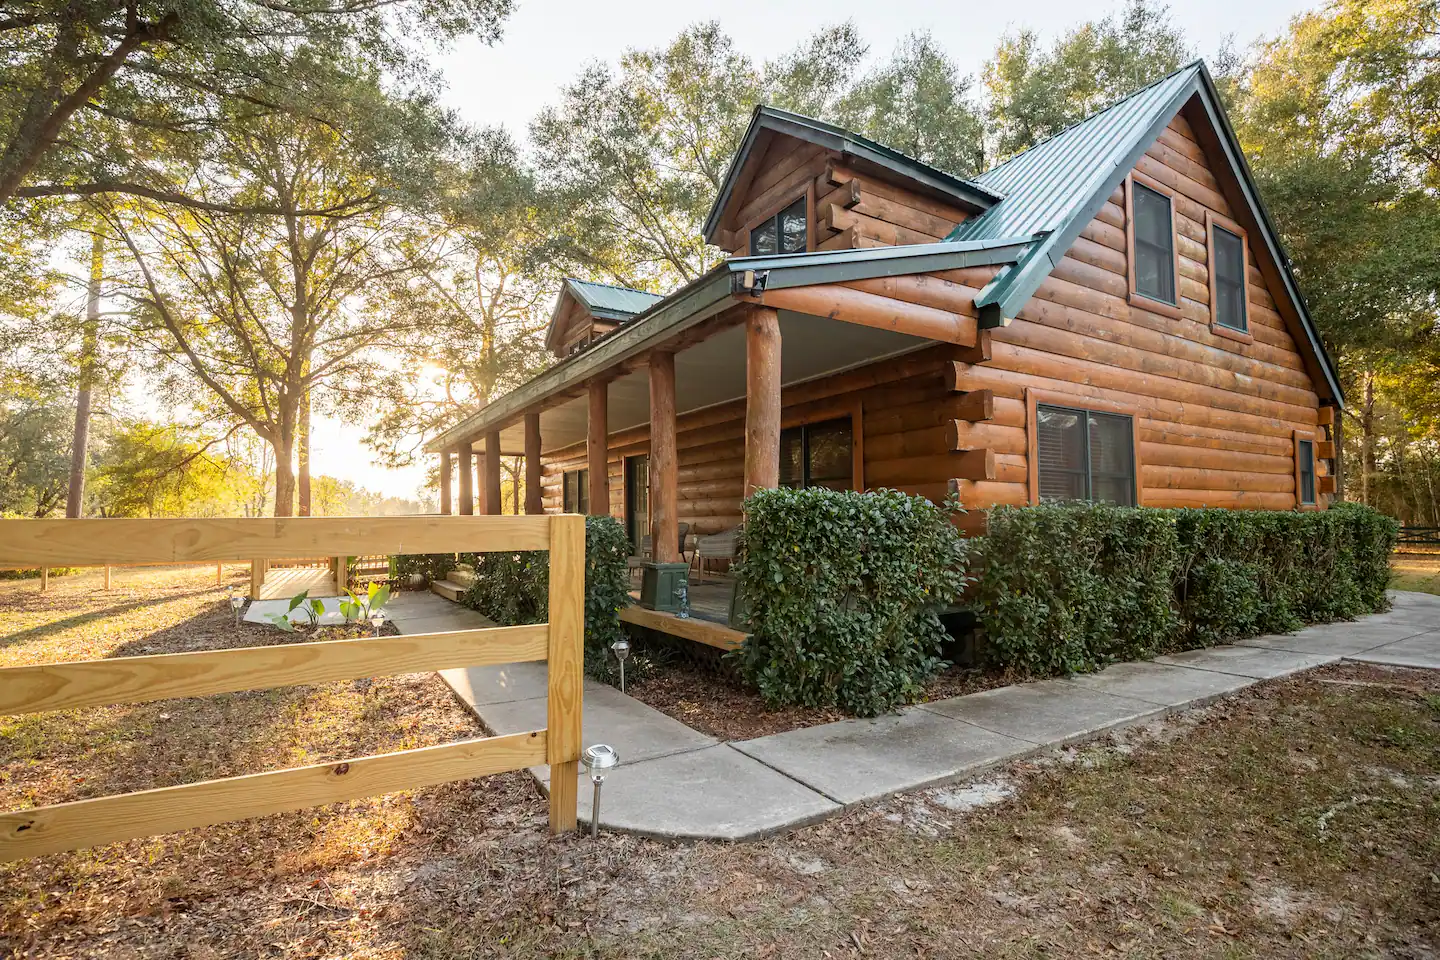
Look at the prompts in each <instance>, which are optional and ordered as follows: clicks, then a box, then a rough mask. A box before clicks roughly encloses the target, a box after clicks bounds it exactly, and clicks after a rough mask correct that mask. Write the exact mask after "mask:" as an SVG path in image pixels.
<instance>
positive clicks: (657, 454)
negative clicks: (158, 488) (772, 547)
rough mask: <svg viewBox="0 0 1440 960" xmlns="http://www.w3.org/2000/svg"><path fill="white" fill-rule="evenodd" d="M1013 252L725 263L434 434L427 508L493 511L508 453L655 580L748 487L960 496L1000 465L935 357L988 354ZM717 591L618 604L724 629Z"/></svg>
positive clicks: (645, 616) (977, 400) (958, 249)
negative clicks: (622, 544) (985, 317)
mask: <svg viewBox="0 0 1440 960" xmlns="http://www.w3.org/2000/svg"><path fill="white" fill-rule="evenodd" d="M1015 256H1016V247H1015V245H1013V244H1008V245H1007V244H997V243H994V242H989V243H976V244H970V245H963V244H954V243H945V244H929V245H917V246H910V247H904V248H880V249H870V250H851V251H843V252H837V253H825V254H806V255H799V256H783V257H767V258H745V259H738V260H732V261H729V262H727V263H725V264H722V265H721V266H720V267H718V268H716V270H714V271H712V272H711V273H710V274H707V275H706V276H705V277H703V278H701V279H700V280H697V281H696V282H694V283H692V284H691V285H689V286H688V287H686V288H683V289H682V290H680V291H677V292H676V293H675V294H672V295H671V296H670V297H667V298H665V299H664V300H662V301H660V302H659V303H657V304H656V305H655V306H654V307H653V308H651V309H650V310H648V311H646V312H645V313H643V314H641V315H639V316H637V317H636V318H635V319H634V320H632V321H629V322H627V323H625V324H623V325H622V326H620V327H619V328H618V329H616V330H614V331H613V332H611V333H609V334H607V335H606V336H605V337H603V338H602V339H600V340H599V341H598V342H596V343H595V344H593V345H592V346H590V347H589V348H587V349H585V350H583V351H582V352H580V353H578V354H576V355H574V356H572V357H569V358H567V359H565V360H564V361H562V362H560V363H559V364H557V365H556V366H555V367H553V368H551V369H550V370H548V371H546V372H545V373H544V374H541V375H540V376H539V377H537V378H535V379H534V380H532V381H531V382H530V383H527V384H525V385H524V386H522V387H520V388H518V389H516V390H515V391H512V392H511V393H510V394H507V395H506V396H503V397H501V398H499V399H498V400H496V401H494V402H492V403H491V404H489V405H488V406H487V407H486V408H485V409H484V410H482V411H480V412H479V413H477V414H475V415H474V416H472V417H470V418H468V419H467V420H466V421H464V422H463V423H461V424H458V425H457V426H455V427H454V428H452V429H451V430H449V431H447V432H446V433H445V434H443V435H442V436H440V437H439V438H437V439H436V440H435V441H433V442H432V444H431V445H430V447H429V449H430V450H431V451H432V452H434V453H436V454H438V455H439V457H440V460H441V470H440V478H441V487H440V503H441V512H442V513H449V512H452V511H454V512H458V513H461V514H467V513H474V512H477V511H478V512H483V513H498V512H499V510H500V503H501V499H500V461H501V458H502V457H511V456H521V457H523V458H524V463H525V471H524V475H525V483H524V497H523V499H524V509H525V512H526V513H541V512H562V511H563V512H582V513H589V514H595V515H607V514H608V515H611V516H614V517H616V518H617V519H618V520H620V521H621V522H622V523H624V524H625V526H626V531H627V534H628V535H629V537H630V540H631V543H632V545H633V549H634V550H635V552H636V555H637V557H638V558H639V559H640V562H641V563H642V564H643V566H644V568H645V575H646V576H647V577H651V576H655V575H656V571H659V572H661V573H664V572H665V571H667V570H669V571H675V570H676V569H677V568H678V569H679V570H682V571H683V570H685V569H687V568H689V567H691V566H692V564H693V561H694V559H695V557H694V552H695V550H696V548H697V547H699V548H700V549H701V551H702V553H703V552H704V548H705V546H706V542H705V541H706V538H711V537H716V536H717V535H721V536H723V535H725V534H728V533H730V532H732V531H734V530H735V529H736V528H737V527H738V526H739V525H740V524H741V522H742V519H743V516H742V504H743V502H744V499H745V497H747V496H748V495H749V494H750V493H751V492H753V491H754V490H757V489H762V488H771V487H778V486H781V485H782V484H783V485H787V486H828V487H831V488H844V489H855V490H865V489H868V488H871V487H878V486H887V487H896V488H898V489H902V490H905V491H906V492H909V493H914V494H919V495H923V496H927V497H929V498H931V499H932V500H936V501H937V502H938V501H939V500H941V499H943V498H944V497H945V496H946V495H947V494H948V493H950V492H954V491H960V492H962V495H963V493H964V486H965V485H967V484H976V483H979V484H985V483H987V482H988V481H993V480H995V479H996V469H997V466H996V453H995V450H994V449H992V448H991V446H990V445H989V444H988V443H986V440H987V437H986V435H984V434H983V432H976V431H973V430H966V429H962V428H959V427H955V426H952V424H953V423H954V422H956V421H958V420H965V421H967V422H968V423H971V424H973V423H978V422H980V421H984V420H988V419H990V417H991V416H992V413H993V406H994V405H993V398H992V397H991V396H990V395H989V391H988V390H970V391H966V390H960V389H956V382H955V381H954V378H953V377H951V378H950V380H949V381H947V379H946V373H945V369H946V364H951V365H953V364H955V363H976V362H982V361H983V360H984V359H986V358H987V356H988V351H989V337H988V332H986V331H984V330H982V329H981V326H980V322H979V320H978V317H977V311H976V310H975V307H974V298H975V296H976V295H977V294H978V293H979V292H980V289H981V288H982V287H983V286H984V284H985V283H986V282H987V281H988V279H990V278H991V277H993V276H994V274H995V272H996V271H997V269H998V265H1000V264H1004V263H1009V262H1013V260H1014V259H1015ZM456 467H458V470H456V469H455V468H456ZM452 471H453V472H454V474H455V477H456V478H457V479H456V480H454V481H452ZM979 492H981V493H983V490H982V491H979ZM712 566H718V569H717V570H716V571H715V572H717V573H719V572H723V567H724V564H723V563H721V564H718V565H715V564H712ZM729 590H730V587H729V581H728V579H725V578H720V577H714V576H712V577H708V578H706V581H705V582H700V581H696V582H694V583H693V585H692V588H691V592H690V596H689V600H690V610H691V616H690V617H689V618H688V619H689V620H690V621H692V622H691V623H689V624H684V623H681V624H676V623H674V622H673V621H674V620H676V619H677V618H675V617H674V616H673V604H672V603H671V602H669V601H668V600H662V602H658V603H657V602H653V598H652V597H648V596H647V598H646V602H645V603H644V604H643V605H637V607H636V608H632V611H627V615H626V619H627V620H630V622H633V623H638V624H639V625H641V626H647V627H650V628H652V629H662V630H665V631H666V632H672V633H676V635H681V636H687V635H697V634H703V635H704V637H706V638H708V639H703V638H701V637H699V636H691V638H692V639H701V642H707V643H712V645H716V646H733V645H734V644H735V643H737V642H738V639H737V638H743V634H741V633H740V632H739V631H737V630H734V629H732V626H731V625H730V624H729V623H728V610H729ZM643 592H644V591H642V593H643ZM637 599H638V598H637ZM678 619H687V618H678ZM641 621H643V622H641ZM707 625H708V626H707ZM711 627H714V628H717V629H719V630H721V631H724V632H723V633H717V632H716V631H715V630H712V629H711ZM679 631H684V632H683V633H682V632H679Z"/></svg>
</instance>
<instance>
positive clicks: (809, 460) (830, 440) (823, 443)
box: [780, 417, 855, 490]
mask: <svg viewBox="0 0 1440 960" xmlns="http://www.w3.org/2000/svg"><path fill="white" fill-rule="evenodd" d="M854 450H855V446H854V437H853V435H852V432H851V424H850V418H849V417H842V418H840V419H838V420H826V421H825V422H823V423H812V424H807V425H806V426H803V427H791V428H790V429H789V430H782V431H781V432H780V485H781V486H782V487H826V488H828V489H830V490H853V489H854V488H855V460H854Z"/></svg>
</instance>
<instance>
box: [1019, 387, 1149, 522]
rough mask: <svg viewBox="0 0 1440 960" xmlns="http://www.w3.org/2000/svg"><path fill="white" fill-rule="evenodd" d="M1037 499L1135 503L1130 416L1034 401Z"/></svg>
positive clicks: (1133, 437) (1132, 439)
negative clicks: (1038, 479)
mask: <svg viewBox="0 0 1440 960" xmlns="http://www.w3.org/2000/svg"><path fill="white" fill-rule="evenodd" d="M1035 420H1036V444H1035V447H1036V449H1035V455H1036V458H1037V461H1038V466H1039V469H1038V474H1039V478H1040V499H1041V500H1100V501H1104V502H1106V503H1114V504H1117V505H1119V506H1122V507H1133V506H1135V433H1134V423H1133V421H1132V420H1131V418H1130V417H1127V416H1124V415H1122V414H1118V413H1096V412H1094V411H1092V410H1081V409H1076V408H1072V407H1057V406H1052V405H1050V404H1043V403H1042V404H1038V405H1037V406H1036V408H1035Z"/></svg>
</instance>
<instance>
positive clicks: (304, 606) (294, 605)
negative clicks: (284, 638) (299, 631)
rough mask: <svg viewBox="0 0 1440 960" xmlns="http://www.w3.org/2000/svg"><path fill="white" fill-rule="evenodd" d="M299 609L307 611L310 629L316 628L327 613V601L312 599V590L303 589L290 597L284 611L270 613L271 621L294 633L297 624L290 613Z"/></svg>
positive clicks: (306, 615)
mask: <svg viewBox="0 0 1440 960" xmlns="http://www.w3.org/2000/svg"><path fill="white" fill-rule="evenodd" d="M297 609H301V610H303V611H304V612H305V617H306V619H307V620H309V622H310V629H311V630H314V629H315V628H316V627H318V626H320V617H321V615H322V614H324V613H325V601H323V600H318V599H311V598H310V591H308V590H302V591H301V592H300V593H298V594H296V595H295V596H293V597H291V598H290V606H289V607H287V608H286V610H285V612H284V613H272V614H270V622H271V623H273V624H275V626H277V627H279V628H280V629H281V630H284V631H285V632H286V633H294V632H295V624H294V622H293V621H291V619H290V614H292V613H294V612H295V611H296V610H297Z"/></svg>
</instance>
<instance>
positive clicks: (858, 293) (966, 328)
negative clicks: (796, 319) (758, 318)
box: [765, 284, 977, 347]
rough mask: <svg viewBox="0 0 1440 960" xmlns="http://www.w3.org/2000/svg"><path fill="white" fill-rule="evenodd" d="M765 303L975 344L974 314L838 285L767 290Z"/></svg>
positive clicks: (848, 320) (812, 314)
mask: <svg viewBox="0 0 1440 960" xmlns="http://www.w3.org/2000/svg"><path fill="white" fill-rule="evenodd" d="M765 305H766V306H767V307H775V308H778V309H782V310H794V311H795V312H796V313H808V314H810V315H811V316H816V317H831V318H833V319H835V320H843V321H845V322H847V323H857V324H860V325H861V326H865V327H874V328H876V329H878V330H894V331H895V332H897V333H908V334H910V335H911V336H915V337H924V338H926V339H928V340H940V341H942V342H944V343H955V344H959V345H961V346H967V347H968V346H973V345H974V344H975V337H976V333H977V327H976V320H975V318H974V317H967V316H963V315H961V314H957V313H951V312H949V311H946V310H937V309H936V308H934V307H927V306H923V305H921V304H918V303H906V302H905V301H903V300H892V299H890V298H889V297H883V296H878V295H876V294H873V293H867V292H865V291H864V290H855V289H853V288H851V287H845V286H840V285H838V284H817V285H815V286H809V287H790V288H788V289H784V290H767V291H765Z"/></svg>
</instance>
